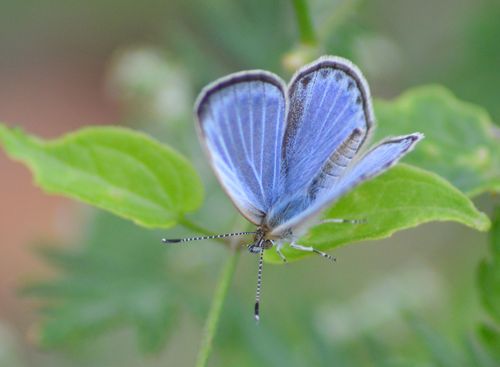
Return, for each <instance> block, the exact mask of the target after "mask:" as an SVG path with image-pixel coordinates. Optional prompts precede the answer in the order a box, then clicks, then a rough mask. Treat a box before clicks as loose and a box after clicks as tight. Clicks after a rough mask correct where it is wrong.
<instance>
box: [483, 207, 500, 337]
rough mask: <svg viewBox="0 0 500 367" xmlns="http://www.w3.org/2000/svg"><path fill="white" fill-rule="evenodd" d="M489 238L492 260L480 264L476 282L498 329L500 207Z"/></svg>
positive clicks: (499, 310) (499, 321)
mask: <svg viewBox="0 0 500 367" xmlns="http://www.w3.org/2000/svg"><path fill="white" fill-rule="evenodd" d="M490 238H491V246H490V248H491V252H492V258H491V259H490V260H484V261H483V262H482V263H481V264H480V266H479V273H478V282H479V290H480V295H481V299H482V303H483V305H484V307H485V308H486V310H487V311H488V313H489V314H490V316H491V317H492V318H493V319H494V320H495V321H496V322H497V323H498V325H499V327H500V206H498V207H497V208H496V211H495V213H494V217H493V226H492V229H491V233H490Z"/></svg>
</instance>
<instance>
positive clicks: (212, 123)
mask: <svg viewBox="0 0 500 367" xmlns="http://www.w3.org/2000/svg"><path fill="white" fill-rule="evenodd" d="M196 116H197V125H196V126H197V130H198V133H199V137H200V140H201V143H202V145H203V147H204V148H205V152H206V155H207V157H208V159H209V161H210V164H211V166H212V168H213V170H214V172H215V175H216V176H217V178H218V180H219V182H220V184H221V185H222V187H223V188H224V190H225V191H226V193H227V195H228V196H229V197H230V198H231V200H232V202H233V204H234V205H235V207H236V208H237V209H238V210H239V211H240V213H241V214H242V215H243V216H244V217H245V218H246V219H248V220H249V221H250V222H252V223H253V224H255V225H256V226H257V229H256V231H255V232H240V233H229V234H224V235H217V236H208V237H194V238H186V239H176V240H166V239H164V242H168V243H172V242H184V241H189V240H198V239H207V238H220V237H226V236H233V235H242V234H254V235H255V237H254V240H253V242H252V244H251V245H250V246H249V251H250V252H252V253H257V254H259V268H258V278H257V279H258V283H257V297H256V302H255V318H256V319H257V320H258V319H259V302H260V288H261V279H262V264H263V253H264V250H266V249H270V248H272V247H274V248H275V249H276V251H277V253H278V254H279V256H280V257H281V258H282V259H283V260H284V261H286V259H285V257H284V255H283V253H282V252H281V249H282V248H283V246H284V245H285V244H289V246H290V247H292V248H294V249H296V250H301V251H309V252H315V253H317V254H319V255H322V256H324V257H326V258H329V259H333V257H332V256H330V255H328V254H326V253H324V252H321V251H319V250H317V249H315V248H313V247H307V246H302V245H300V244H299V243H297V240H298V238H299V237H300V235H301V234H303V233H304V232H305V231H306V230H307V228H308V227H310V226H311V225H312V224H313V223H314V218H315V217H317V216H318V215H319V214H320V213H321V211H322V210H323V209H325V208H326V207H328V206H330V205H332V203H333V202H334V201H335V200H337V199H338V198H339V197H341V196H342V195H344V194H346V193H347V192H348V191H351V190H352V189H353V188H354V187H356V186H357V185H359V184H360V183H362V182H364V181H366V180H369V179H371V178H373V177H375V176H377V175H379V174H380V173H382V172H384V171H386V170H387V169H388V168H390V167H391V166H393V165H394V164H395V163H396V162H397V161H399V159H401V157H403V156H404V155H405V154H406V153H408V152H409V151H410V150H411V149H413V147H414V146H415V144H416V143H417V142H418V141H419V140H420V139H422V138H423V135H422V134H420V133H414V134H409V135H405V136H398V137H393V138H388V139H385V140H384V141H382V142H380V143H379V144H377V145H376V146H375V147H373V148H371V149H370V150H368V151H367V152H366V153H363V154H362V153H360V151H361V149H362V148H363V146H364V145H365V144H366V141H367V140H368V137H369V136H370V133H371V131H372V130H373V128H374V114H373V109H372V103H371V97H370V91H369V88H368V84H367V83H366V80H365V79H364V77H363V75H362V74H361V72H360V71H359V69H358V68H357V67H356V66H355V65H353V64H352V63H351V62H350V61H348V60H346V59H343V58H340V57H333V56H323V57H321V58H319V59H318V60H316V61H314V62H313V63H311V64H309V65H306V66H304V67H303V68H301V69H300V70H298V71H297V72H296V73H295V75H294V76H293V78H292V80H291V82H290V84H289V85H288V87H287V86H286V85H285V83H284V82H283V80H282V79H281V78H279V77H278V76H277V75H275V74H272V73H270V72H267V71H262V70H255V71H244V72H239V73H235V74H231V75H228V76H226V77H224V78H221V79H219V80H217V81H215V82H213V83H212V84H210V85H208V86H207V87H205V88H204V89H203V90H202V92H201V93H200V95H199V97H198V100H197V103H196ZM326 221H327V222H356V220H345V219H330V220H326Z"/></svg>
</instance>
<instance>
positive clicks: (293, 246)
mask: <svg viewBox="0 0 500 367" xmlns="http://www.w3.org/2000/svg"><path fill="white" fill-rule="evenodd" d="M290 247H291V248H294V249H296V250H300V251H307V252H314V253H315V254H318V255H321V256H323V257H325V258H327V259H328V260H331V261H336V259H335V257H334V256H331V255H328V254H327V253H326V252H323V251H319V250H316V249H315V248H314V247H310V246H302V245H299V244H298V243H295V241H294V242H292V243H290Z"/></svg>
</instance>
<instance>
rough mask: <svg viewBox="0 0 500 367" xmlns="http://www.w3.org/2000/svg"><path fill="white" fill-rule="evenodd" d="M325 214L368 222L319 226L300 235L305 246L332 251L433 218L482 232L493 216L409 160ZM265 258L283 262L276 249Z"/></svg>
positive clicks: (291, 252)
mask: <svg viewBox="0 0 500 367" xmlns="http://www.w3.org/2000/svg"><path fill="white" fill-rule="evenodd" d="M324 217H325V218H344V219H345V218H346V219H366V223H361V224H352V225H350V224H336V223H327V224H322V225H318V226H316V227H313V228H312V229H311V230H310V231H309V233H308V234H307V235H306V236H304V237H303V238H302V239H300V241H299V242H300V244H303V245H306V246H314V247H316V248H317V249H320V250H329V249H332V248H335V247H338V246H341V245H344V244H347V243H352V242H357V241H362V240H374V239H380V238H385V237H389V236H391V235H392V234H393V233H394V232H397V231H399V230H402V229H406V228H411V227H415V226H417V225H419V224H422V223H426V222H430V221H456V222H459V223H463V224H465V225H467V226H469V227H471V228H474V229H477V230H480V231H486V230H487V229H488V228H489V225H490V222H489V219H488V217H487V216H486V215H485V214H483V213H481V212H479V211H477V209H476V208H475V207H474V205H473V204H472V202H471V201H470V200H469V199H468V198H467V197H466V196H465V195H464V194H462V193H461V192H460V191H459V190H457V189H456V188H455V187H453V186H452V185H451V184H450V183H448V182H447V181H446V180H444V179H442V178H440V177H439V176H437V175H435V174H433V173H431V172H428V171H424V170H422V169H419V168H416V167H412V166H408V165H405V164H400V165H398V166H396V167H394V168H392V169H391V170H389V171H388V172H386V173H384V174H383V175H381V176H379V177H377V178H375V179H373V180H371V181H368V182H365V183H363V184H362V185H361V186H360V187H358V188H357V189H355V190H354V191H352V192H351V193H349V194H348V195H346V196H344V197H342V198H341V199H340V200H339V201H338V202H337V203H336V204H334V205H333V207H331V208H330V209H328V210H327V211H326V212H325V215H324ZM283 252H284V254H285V256H286V257H287V258H288V259H290V260H292V259H297V258H300V257H303V256H307V255H308V254H310V253H308V252H304V251H296V250H292V249H290V248H289V247H287V246H285V248H284V251H283ZM266 259H267V260H269V261H271V262H281V260H280V259H279V257H278V256H277V255H276V253H275V251H266Z"/></svg>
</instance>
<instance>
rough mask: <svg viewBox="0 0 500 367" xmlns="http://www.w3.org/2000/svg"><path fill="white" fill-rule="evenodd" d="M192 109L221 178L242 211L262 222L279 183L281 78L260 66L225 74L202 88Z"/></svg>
mask: <svg viewBox="0 0 500 367" xmlns="http://www.w3.org/2000/svg"><path fill="white" fill-rule="evenodd" d="M196 113H197V117H198V128H199V132H200V137H201V140H202V142H203V143H204V144H205V146H206V148H207V149H206V150H207V154H208V156H209V158H210V162H211V164H212V167H213V169H214V171H215V173H216V175H217V177H218V179H219V181H220V183H221V184H222V186H223V187H224V189H225V191H226V192H227V193H228V195H229V196H230V198H231V199H232V201H233V202H234V204H235V205H236V207H237V208H238V209H239V210H240V212H241V213H242V214H243V215H244V216H245V217H246V218H247V219H248V220H250V221H251V222H253V223H255V224H260V222H261V220H262V218H263V217H264V215H265V214H266V213H267V211H268V209H269V207H270V205H271V203H272V202H273V201H274V200H275V199H276V197H277V195H278V187H279V184H280V172H281V164H282V162H281V151H282V142H283V135H284V131H285V114H286V97H285V85H284V83H283V82H282V80H281V79H280V78H279V77H277V76H275V75H274V74H271V73H268V72H264V71H250V72H243V73H236V74H232V75H229V76H228V77H225V78H222V79H220V80H218V81H216V82H214V83H213V84H211V85H209V86H208V87H206V88H205V89H204V90H203V91H202V93H201V95H200V97H199V99H198V103H197V108H196Z"/></svg>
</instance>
